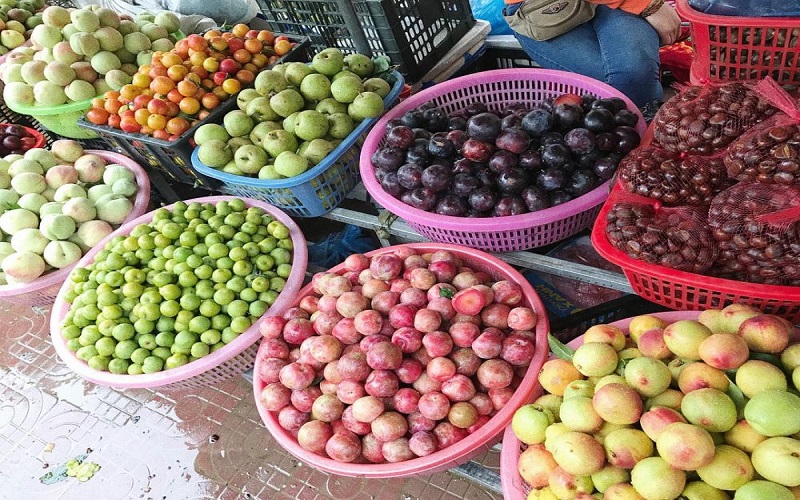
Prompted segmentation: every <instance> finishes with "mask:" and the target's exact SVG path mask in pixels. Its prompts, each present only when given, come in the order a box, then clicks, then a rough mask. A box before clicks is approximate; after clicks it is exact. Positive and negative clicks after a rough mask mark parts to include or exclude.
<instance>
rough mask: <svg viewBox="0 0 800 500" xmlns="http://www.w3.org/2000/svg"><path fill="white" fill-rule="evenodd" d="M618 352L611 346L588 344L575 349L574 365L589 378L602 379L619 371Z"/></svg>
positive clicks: (597, 343) (595, 343)
mask: <svg viewBox="0 0 800 500" xmlns="http://www.w3.org/2000/svg"><path fill="white" fill-rule="evenodd" d="M618 361H619V358H618V356H617V350H616V349H614V347H613V346H611V345H610V344H605V343H602V342H588V343H584V344H582V345H581V346H580V347H578V348H577V349H575V354H574V355H573V357H572V364H573V365H574V366H575V368H577V369H578V371H579V372H581V374H582V375H585V376H587V377H592V376H594V377H602V376H603V375H609V374H611V373H613V372H614V370H616V369H617V363H618Z"/></svg>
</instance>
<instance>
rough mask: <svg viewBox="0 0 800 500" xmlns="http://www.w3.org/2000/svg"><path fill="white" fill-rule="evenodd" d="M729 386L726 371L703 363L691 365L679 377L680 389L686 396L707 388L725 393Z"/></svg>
mask: <svg viewBox="0 0 800 500" xmlns="http://www.w3.org/2000/svg"><path fill="white" fill-rule="evenodd" d="M729 385H730V381H729V380H728V377H727V376H726V375H725V372H724V371H722V370H720V369H718V368H714V367H713V366H710V365H707V364H705V363H703V362H701V361H698V362H694V363H689V364H688V365H686V367H685V368H684V369H683V370H681V372H680V375H678V387H679V388H680V390H681V392H682V393H684V394H688V393H690V392H692V391H695V390H697V389H704V388H706V387H711V388H713V389H717V390H719V391H722V392H725V391H727V390H728V386H729Z"/></svg>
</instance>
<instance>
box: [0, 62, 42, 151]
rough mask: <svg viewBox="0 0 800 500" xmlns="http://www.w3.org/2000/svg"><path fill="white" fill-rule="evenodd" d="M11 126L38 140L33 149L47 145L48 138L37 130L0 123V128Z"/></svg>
mask: <svg viewBox="0 0 800 500" xmlns="http://www.w3.org/2000/svg"><path fill="white" fill-rule="evenodd" d="M0 63H1V62H0ZM11 125H17V126H18V127H22V128H24V129H25V131H26V132H28V133H29V134H30V135H31V136H32V137H34V138H36V142H34V143H33V146H31V149H35V148H43V147H44V146H45V144H46V143H47V138H46V137H45V136H44V134H43V133H41V132H39V131H38V130H36V129H35V128H31V127H26V126H25V125H18V124H16V123H0V128H5V127H10V126H11Z"/></svg>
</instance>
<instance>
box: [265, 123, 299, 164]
mask: <svg viewBox="0 0 800 500" xmlns="http://www.w3.org/2000/svg"><path fill="white" fill-rule="evenodd" d="M261 145H262V146H263V147H264V149H265V150H266V151H267V153H268V154H269V155H270V156H271V157H273V158H277V156H278V155H279V154H281V153H283V152H284V151H291V152H292V153H294V152H295V151H297V147H298V144H297V137H295V135H294V134H293V133H291V132H287V131H286V130H283V129H278V130H271V131H269V132H267V133H266V134H265V135H264V139H263V140H262V141H261Z"/></svg>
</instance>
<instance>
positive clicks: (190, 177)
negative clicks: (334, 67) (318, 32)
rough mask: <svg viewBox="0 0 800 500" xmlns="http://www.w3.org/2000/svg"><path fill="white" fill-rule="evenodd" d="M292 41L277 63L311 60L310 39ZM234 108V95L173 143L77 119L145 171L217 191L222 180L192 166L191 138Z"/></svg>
mask: <svg viewBox="0 0 800 500" xmlns="http://www.w3.org/2000/svg"><path fill="white" fill-rule="evenodd" d="M278 34H280V33H278ZM290 39H291V40H292V41H293V42H297V45H295V46H294V47H293V48H292V50H291V51H290V52H288V53H287V54H285V55H283V56H281V57H280V58H279V59H278V60H277V61H276V63H275V64H279V63H284V62H290V61H303V62H305V61H307V60H308V46H309V43H310V41H309V39H308V38H306V37H302V38H298V37H290ZM271 66H272V65H271ZM271 66H268V67H271ZM245 88H246V87H245ZM233 109H236V96H235V95H233V96H230V97H229V98H228V99H227V100H226V101H224V102H222V103H221V104H220V105H219V106H217V107H216V108H215V109H214V110H213V111H212V112H211V113H210V114H209V115H208V117H206V119H204V120H198V122H197V123H195V124H194V125H193V126H192V127H191V128H190V129H189V130H187V131H186V132H185V133H183V135H181V136H180V137H179V138H177V139H176V140H174V141H162V140H160V139H156V138H155V137H151V136H149V135H145V134H133V133H129V132H124V131H122V130H119V129H116V128H113V127H109V126H107V125H95V124H93V123H91V122H89V121H87V120H86V117H83V118H81V119H80V120H78V125H80V126H81V127H84V128H87V129H90V130H93V131H95V132H97V133H98V134H99V135H100V137H101V138H103V139H104V140H105V141H106V142H108V144H109V145H110V146H111V147H112V148H114V149H116V150H118V151H120V152H122V153H123V154H127V155H128V156H130V157H131V158H132V159H134V160H136V161H137V162H138V163H139V164H140V165H142V166H143V167H145V168H148V167H149V168H152V169H154V170H160V171H162V172H163V173H164V174H165V175H166V176H167V178H168V179H170V180H172V181H175V182H179V183H181V184H188V185H190V186H193V187H197V188H202V189H207V190H216V189H217V188H218V187H219V186H220V182H219V181H217V180H215V179H211V178H210V177H207V176H205V175H202V174H200V173H198V172H197V171H196V170H195V169H194V168H193V167H192V150H193V149H194V141H192V138H193V137H194V132H195V130H197V129H198V128H199V127H200V126H201V125H204V124H206V123H222V119H223V118H224V117H225V114H226V113H227V112H228V111H232V110H233Z"/></svg>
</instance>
